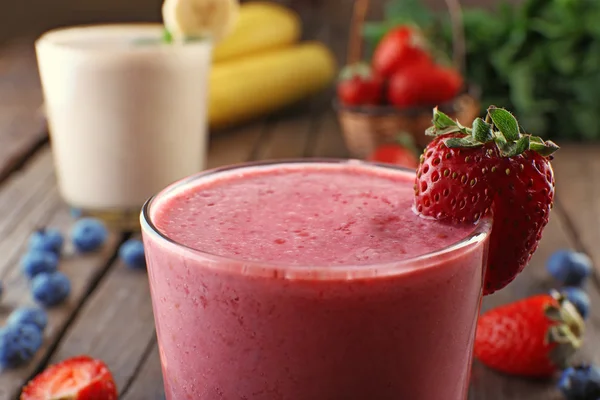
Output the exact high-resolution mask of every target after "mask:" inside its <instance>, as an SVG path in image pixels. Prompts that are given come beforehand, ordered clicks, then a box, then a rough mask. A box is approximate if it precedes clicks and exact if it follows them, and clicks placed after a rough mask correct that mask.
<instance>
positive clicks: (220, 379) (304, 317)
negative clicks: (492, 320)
mask: <svg viewBox="0 0 600 400" xmlns="http://www.w3.org/2000/svg"><path fill="white" fill-rule="evenodd" d="M413 181H414V174H412V173H409V172H405V171H400V170H396V169H392V168H386V167H377V166H369V165H367V164H362V163H357V162H344V163H325V162H311V163H289V164H270V165H262V166H245V167H242V168H234V169H228V170H225V171H220V172H213V173H208V174H204V175H202V176H198V177H194V178H193V179H189V180H187V181H185V182H180V183H178V184H175V185H174V186H171V187H170V188H168V189H166V190H165V191H163V192H162V193H161V194H159V195H158V196H157V197H156V198H155V199H154V200H153V201H152V202H151V203H150V204H149V205H148V206H147V208H146V209H145V212H144V215H143V216H142V220H143V222H142V225H143V234H144V243H145V246H146V254H147V259H148V270H149V278H150V284H151V291H152V300H153V305H154V314H155V321H156V327H157V334H158V341H159V348H160V356H161V361H162V366H163V375H164V381H165V390H166V395H167V399H169V400H187V399H191V400H213V399H214V400H216V399H224V400H242V399H243V400H388V399H389V400H465V399H466V396H467V383H468V374H469V368H470V360H471V353H472V352H471V348H472V344H473V337H474V332H475V325H476V318H477V314H478V307H479V301H480V298H481V285H482V275H483V264H484V258H485V254H486V247H487V246H486V244H487V240H486V230H487V229H488V228H489V226H488V223H487V222H482V223H480V224H479V225H478V226H460V227H457V226H450V225H444V224H441V223H439V222H436V221H432V220H426V219H423V218H420V217H418V216H417V215H415V214H414V213H413V211H412V208H411V205H412V199H413V188H412V186H413ZM147 219H149V220H150V223H148V222H147V221H146V220H147Z"/></svg>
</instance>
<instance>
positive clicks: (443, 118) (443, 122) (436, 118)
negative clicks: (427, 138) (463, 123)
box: [433, 107, 458, 130]
mask: <svg viewBox="0 0 600 400" xmlns="http://www.w3.org/2000/svg"><path fill="white" fill-rule="evenodd" d="M433 126H435V127H436V128H437V129H440V130H441V129H446V128H449V127H454V126H456V127H457V126H458V123H457V122H456V121H455V120H453V119H452V118H450V117H449V116H448V115H447V114H444V113H443V112H441V111H440V110H439V109H438V108H437V107H435V108H434V109H433Z"/></svg>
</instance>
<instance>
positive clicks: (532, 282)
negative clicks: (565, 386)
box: [470, 145, 600, 400]
mask: <svg viewBox="0 0 600 400" xmlns="http://www.w3.org/2000/svg"><path fill="white" fill-rule="evenodd" d="M599 152H600V147H598V146H589V145H587V146H574V145H567V146H564V147H563V148H562V149H561V150H560V151H559V152H558V153H557V156H556V159H555V161H554V163H553V164H554V169H555V173H556V181H557V201H558V202H559V203H560V204H561V206H560V207H555V209H554V211H553V212H552V216H551V219H550V222H549V224H548V227H547V228H546V230H545V231H544V235H543V238H542V241H541V243H540V246H539V248H538V250H537V251H536V253H535V255H534V256H533V258H532V260H531V263H530V265H529V266H528V267H527V268H526V269H525V271H524V272H523V273H522V274H521V275H520V276H519V277H517V279H516V280H515V281H514V282H513V283H511V284H510V285H509V286H508V287H507V288H506V289H504V290H502V291H500V292H499V293H496V294H494V295H492V296H489V297H487V298H486V299H485V301H484V303H483V310H484V311H485V310H487V309H490V308H492V307H495V306H498V305H500V304H505V303H508V302H511V301H513V300H516V299H520V298H523V297H526V296H528V295H532V294H536V293H544V292H547V291H548V290H549V289H550V288H552V287H555V285H556V283H555V282H553V280H552V279H551V278H550V277H549V276H548V274H547V272H546V270H545V263H546V260H547V259H548V257H549V256H550V255H551V254H552V253H553V252H554V251H556V250H557V249H560V248H571V249H576V248H579V249H583V248H588V249H590V252H591V254H592V256H594V254H595V258H596V260H598V258H597V257H598V256H600V254H598V249H597V246H593V243H594V242H593V240H594V238H595V237H597V236H594V235H595V234H597V229H598V228H597V226H598V222H596V221H598V215H597V213H596V211H595V210H597V204H600V203H599V199H598V198H597V197H596V198H595V200H594V196H597V191H598V190H599V189H598V188H600V182H599V181H600V179H599V178H597V177H596V174H597V173H600V162H598V161H596V160H597V156H598V154H599ZM596 165H597V166H596ZM575 177H580V178H577V179H574V178H575ZM565 211H568V214H565ZM587 292H588V294H589V296H590V300H591V302H592V307H591V315H590V318H589V320H588V322H587V324H586V327H587V329H586V334H585V338H584V346H583V349H581V351H580V352H579V354H578V356H577V360H578V361H585V362H592V363H600V348H599V347H598V343H600V324H598V323H597V321H599V320H600V307H599V306H600V291H599V288H598V285H597V284H595V283H594V282H590V283H588V285H587ZM554 385H555V383H554V382H536V381H531V380H525V379H519V378H513V377H506V376H503V375H500V374H497V373H495V372H492V371H490V370H488V369H486V368H485V367H483V366H482V365H480V364H477V363H476V364H475V366H474V369H473V379H472V396H471V397H470V399H471V400H484V399H485V400H490V399H492V400H496V399H502V400H505V399H506V400H508V399H511V400H513V399H514V400H521V399H523V400H525V399H531V400H538V399H539V400H542V399H543V400H546V399H560V398H561V397H560V396H559V395H558V393H557V391H556V389H555V388H554Z"/></svg>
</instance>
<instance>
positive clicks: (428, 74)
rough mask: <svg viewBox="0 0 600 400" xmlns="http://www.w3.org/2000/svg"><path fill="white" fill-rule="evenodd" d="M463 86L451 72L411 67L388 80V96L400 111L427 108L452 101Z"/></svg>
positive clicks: (441, 69) (436, 66)
mask: <svg viewBox="0 0 600 400" xmlns="http://www.w3.org/2000/svg"><path fill="white" fill-rule="evenodd" d="M462 85H463V79H462V77H461V75H460V74H459V73H458V72H457V71H456V70H454V69H451V68H445V67H442V66H439V65H435V64H428V65H416V64H414V65H410V66H407V67H406V68H404V69H401V70H398V71H396V72H395V73H394V74H393V75H392V76H391V77H390V81H389V85H388V89H387V97H388V99H389V102H390V103H391V104H393V105H394V106H396V107H398V108H400V109H402V108H407V107H415V106H429V105H435V104H440V103H445V102H448V101H450V100H452V99H453V98H455V97H456V96H457V95H458V93H459V92H460V89H461V87H462Z"/></svg>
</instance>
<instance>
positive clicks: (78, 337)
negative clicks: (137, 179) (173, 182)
mask: <svg viewBox="0 0 600 400" xmlns="http://www.w3.org/2000/svg"><path fill="white" fill-rule="evenodd" d="M263 132H264V124H261V123H256V124H254V125H250V126H248V127H246V128H243V129H240V130H236V131H232V132H229V133H224V134H223V135H219V136H218V137H214V138H212V139H211V144H210V153H209V159H208V165H209V166H210V167H217V166H221V165H225V164H231V163H238V162H242V161H246V160H249V159H250V158H252V157H253V154H254V150H255V148H256V147H257V143H259V141H260V140H261V138H262V135H263ZM155 342H156V341H155V337H154V319H153V314H152V304H151V301H150V292H149V287H148V278H147V275H146V273H145V272H141V271H132V270H129V269H127V268H126V267H125V266H124V265H122V263H121V262H120V261H119V260H117V261H116V262H115V263H114V264H113V265H112V266H111V267H110V270H109V271H108V273H107V274H106V277H105V278H104V280H103V281H102V282H101V283H100V284H99V285H98V287H97V289H96V290H95V291H94V292H93V293H92V294H91V296H90V298H89V300H88V301H87V302H86V303H85V304H84V305H83V307H82V308H81V310H80V311H79V313H78V316H77V319H76V320H75V321H73V323H72V324H71V325H70V326H69V327H68V328H67V331H66V334H65V335H64V339H63V340H62V341H61V342H60V344H59V346H58V347H57V349H56V351H55V352H54V353H53V355H52V359H51V362H56V361H60V360H63V359H65V358H68V357H71V356H74V355H77V354H89V355H91V356H93V357H98V358H100V359H102V360H103V361H104V362H105V363H106V364H107V365H108V367H109V368H110V370H111V371H112V372H113V374H114V377H115V380H116V383H117V387H118V388H119V391H120V393H121V395H122V396H123V397H124V398H140V399H153V398H155V397H152V396H150V395H149V393H150V391H151V390H154V389H152V388H155V389H156V390H157V391H158V392H157V393H156V396H160V395H161V394H162V385H161V384H160V383H159V382H161V376H160V364H159V363H158V359H156V360H154V361H153V362H154V363H152V362H151V360H152V359H151V358H150V359H149V358H148V357H153V354H155V353H156V350H155ZM147 359H148V361H146V360H147ZM157 368H158V371H159V372H158V374H157V375H156V374H155V376H154V377H153V378H152V379H151V380H146V378H145V376H147V375H148V374H151V373H153V371H154V372H155V371H156V369H157ZM138 374H140V376H141V377H144V378H143V379H144V380H143V381H142V382H143V384H142V386H140V384H138V382H141V381H140V379H142V378H139V379H138ZM129 393H131V394H129ZM140 393H143V396H142V395H140ZM131 396H133V397H131ZM136 396H142V397H136ZM156 398H158V397H156ZM0 400H2V399H0Z"/></svg>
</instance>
